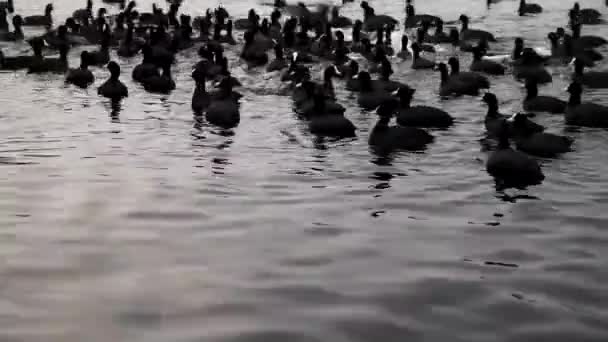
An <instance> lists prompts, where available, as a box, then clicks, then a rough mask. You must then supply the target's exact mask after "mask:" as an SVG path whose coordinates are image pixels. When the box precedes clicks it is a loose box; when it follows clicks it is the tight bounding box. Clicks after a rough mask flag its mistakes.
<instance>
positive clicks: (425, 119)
mask: <svg viewBox="0 0 608 342" xmlns="http://www.w3.org/2000/svg"><path fill="white" fill-rule="evenodd" d="M415 93H416V89H413V88H410V87H401V88H399V89H398V90H397V97H398V98H399V103H400V106H399V109H398V112H397V123H398V124H399V125H401V126H409V127H423V128H448V127H450V126H452V124H454V118H453V117H452V116H451V115H450V114H448V113H447V112H446V111H444V110H441V109H439V108H435V107H431V106H412V105H411V102H412V99H413V98H414V94H415Z"/></svg>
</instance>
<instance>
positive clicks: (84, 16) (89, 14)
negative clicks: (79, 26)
mask: <svg viewBox="0 0 608 342" xmlns="http://www.w3.org/2000/svg"><path fill="white" fill-rule="evenodd" d="M72 18H74V20H76V21H77V22H79V23H85V22H89V20H91V19H93V0H87V5H86V7H85V8H80V9H77V10H75V11H74V13H72Z"/></svg>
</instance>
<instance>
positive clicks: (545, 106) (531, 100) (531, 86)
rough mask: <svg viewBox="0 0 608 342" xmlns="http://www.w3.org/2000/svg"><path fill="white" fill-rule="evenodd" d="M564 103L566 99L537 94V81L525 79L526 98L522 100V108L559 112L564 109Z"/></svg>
mask: <svg viewBox="0 0 608 342" xmlns="http://www.w3.org/2000/svg"><path fill="white" fill-rule="evenodd" d="M566 104H567V103H566V101H562V100H560V99H558V98H556V97H553V96H542V95H541V96H539V95H538V83H537V82H536V81H535V80H531V79H530V80H527V81H526V98H525V99H524V101H523V108H524V110H526V111H531V112H548V113H551V114H561V113H564V111H565V110H566Z"/></svg>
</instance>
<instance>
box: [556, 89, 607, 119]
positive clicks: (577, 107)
mask: <svg viewBox="0 0 608 342" xmlns="http://www.w3.org/2000/svg"><path fill="white" fill-rule="evenodd" d="M567 90H568V92H569V93H570V99H569V100H568V106H567V108H566V114H565V119H566V124H568V125H573V126H582V127H597V128H608V107H607V106H603V105H600V104H597V103H593V102H581V95H582V93H583V87H582V85H581V83H579V82H577V81H574V82H572V83H570V85H569V86H568V89H567Z"/></svg>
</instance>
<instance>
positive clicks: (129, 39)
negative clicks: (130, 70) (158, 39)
mask: <svg viewBox="0 0 608 342" xmlns="http://www.w3.org/2000/svg"><path fill="white" fill-rule="evenodd" d="M134 34H135V26H134V25H133V24H129V25H128V26H127V32H126V34H125V38H124V39H123V40H122V41H121V42H120V44H119V46H118V49H117V50H116V54H117V55H118V56H120V57H134V56H136V55H137V54H138V53H139V51H141V49H142V47H143V42H140V41H137V40H135V38H134Z"/></svg>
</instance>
